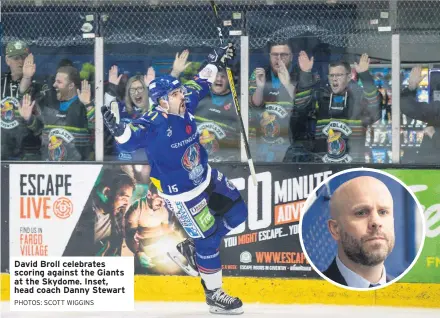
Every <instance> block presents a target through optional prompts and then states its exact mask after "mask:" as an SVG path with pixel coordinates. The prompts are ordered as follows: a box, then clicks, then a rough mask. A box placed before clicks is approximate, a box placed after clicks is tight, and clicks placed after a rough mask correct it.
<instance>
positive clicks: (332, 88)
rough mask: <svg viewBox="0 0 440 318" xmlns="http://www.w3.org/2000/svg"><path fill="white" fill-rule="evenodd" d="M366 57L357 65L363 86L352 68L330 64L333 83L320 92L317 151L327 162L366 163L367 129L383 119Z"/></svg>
mask: <svg viewBox="0 0 440 318" xmlns="http://www.w3.org/2000/svg"><path fill="white" fill-rule="evenodd" d="M369 65H370V59H369V58H368V55H367V54H363V55H362V56H361V58H360V61H359V63H355V69H356V72H357V73H358V74H359V78H360V80H361V81H362V85H363V87H360V86H359V84H358V83H356V82H355V81H353V80H352V72H351V66H350V64H349V63H347V62H344V61H340V62H335V63H331V64H330V65H329V74H328V78H329V84H330V85H328V86H327V87H324V88H321V89H319V90H317V92H316V94H315V96H316V102H315V103H316V107H315V109H316V115H315V116H316V120H317V122H316V134H315V147H314V151H315V152H316V153H317V154H318V155H319V156H320V157H321V158H322V161H323V162H339V163H348V162H365V150H366V148H365V133H366V127H367V126H368V125H371V124H373V123H375V122H376V121H378V120H379V119H380V118H381V100H382V94H380V93H379V92H378V89H377V87H376V86H375V84H374V80H373V77H372V76H371V74H370V72H369V70H368V68H369Z"/></svg>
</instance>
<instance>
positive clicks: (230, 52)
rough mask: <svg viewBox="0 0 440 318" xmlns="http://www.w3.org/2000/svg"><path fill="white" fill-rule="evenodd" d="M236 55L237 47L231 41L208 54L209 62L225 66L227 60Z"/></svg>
mask: <svg viewBox="0 0 440 318" xmlns="http://www.w3.org/2000/svg"><path fill="white" fill-rule="evenodd" d="M234 57H235V47H234V45H233V44H232V43H229V44H228V45H227V46H225V47H219V48H216V49H214V50H213V51H212V52H211V53H210V54H209V55H208V62H209V63H211V64H216V65H219V66H222V67H224V66H225V65H226V62H227V60H232V59H233V58H234Z"/></svg>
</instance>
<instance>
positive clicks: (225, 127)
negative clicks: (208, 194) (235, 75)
mask: <svg viewBox="0 0 440 318" xmlns="http://www.w3.org/2000/svg"><path fill="white" fill-rule="evenodd" d="M188 57H189V51H188V50H184V51H183V52H182V54H180V55H179V54H176V59H175V60H174V64H173V70H172V72H171V75H172V76H174V77H176V78H178V77H179V75H180V73H182V72H183V71H184V70H185V69H187V68H188V67H189V66H190V65H191V63H187V60H188ZM185 85H186V86H189V87H191V85H197V84H196V83H195V81H194V80H193V79H191V80H189V81H186V82H185ZM194 115H195V118H196V122H197V129H198V132H199V134H200V137H199V138H200V143H201V144H202V145H203V147H205V149H206V150H207V151H208V154H209V155H210V157H209V161H212V162H220V161H240V128H239V126H238V117H237V114H236V112H235V108H234V104H233V100H232V94H231V90H230V87H229V81H228V77H227V74H226V70H224V69H223V70H219V72H218V73H217V77H216V79H215V81H214V83H213V84H212V86H211V91H210V94H209V95H207V96H206V97H205V98H204V99H202V100H201V101H200V102H199V105H198V106H197V108H196V110H195V114H194Z"/></svg>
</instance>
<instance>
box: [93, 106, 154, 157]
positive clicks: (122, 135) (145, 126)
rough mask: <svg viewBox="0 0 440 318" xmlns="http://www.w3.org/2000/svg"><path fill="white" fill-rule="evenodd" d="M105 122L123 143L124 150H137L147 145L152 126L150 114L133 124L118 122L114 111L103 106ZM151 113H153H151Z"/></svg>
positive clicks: (117, 139)
mask: <svg viewBox="0 0 440 318" xmlns="http://www.w3.org/2000/svg"><path fill="white" fill-rule="evenodd" d="M101 112H102V115H103V119H104V124H105V125H106V126H107V128H108V130H109V131H110V133H111V134H112V136H114V137H115V139H116V141H117V142H118V143H119V144H120V145H121V149H123V150H124V151H135V150H137V149H139V148H142V147H145V146H146V141H147V134H148V130H149V127H150V121H149V117H151V116H149V114H150V113H151V112H150V113H146V114H145V115H144V116H142V117H141V118H139V119H137V120H135V121H133V123H131V124H128V125H127V124H126V123H124V122H118V121H117V120H116V117H115V115H114V114H113V111H112V110H111V109H109V108H108V107H107V106H102V107H101ZM150 115H151V114H150Z"/></svg>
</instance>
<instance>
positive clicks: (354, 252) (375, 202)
mask: <svg viewBox="0 0 440 318" xmlns="http://www.w3.org/2000/svg"><path fill="white" fill-rule="evenodd" d="M425 231H426V229H425V221H424V216H423V210H422V208H421V205H420V203H419V201H418V200H417V198H416V197H415V195H414V194H413V192H412V191H411V190H410V189H409V188H408V187H407V186H406V185H405V184H404V183H403V182H402V181H400V180H399V179H397V178H396V177H394V176H392V175H390V174H388V173H386V172H383V171H380V170H375V169H368V168H356V169H349V170H345V171H342V172H339V173H336V174H334V175H332V176H330V177H329V178H328V179H326V180H324V181H323V182H322V183H321V184H320V185H319V186H318V187H317V188H316V189H315V190H314V192H313V193H312V194H311V195H310V196H309V197H308V199H307V201H306V203H305V205H304V212H303V216H302V218H301V221H300V242H301V246H302V249H303V251H304V254H305V256H306V258H307V260H308V261H309V262H310V264H311V266H312V267H313V269H314V270H315V271H316V272H317V273H318V274H319V275H320V276H321V277H323V278H324V279H326V280H327V281H329V282H331V283H332V284H335V285H337V286H339V287H342V288H346V289H350V290H357V291H360V290H365V291H367V290H374V289H379V288H382V287H385V286H388V285H390V284H392V283H394V282H396V281H398V280H399V279H400V278H402V277H403V276H404V275H405V274H406V273H407V272H408V271H409V270H410V269H411V268H412V267H413V265H414V264H415V263H416V261H417V259H418V257H419V256H420V253H421V250H422V247H423V243H424V239H425Z"/></svg>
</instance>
